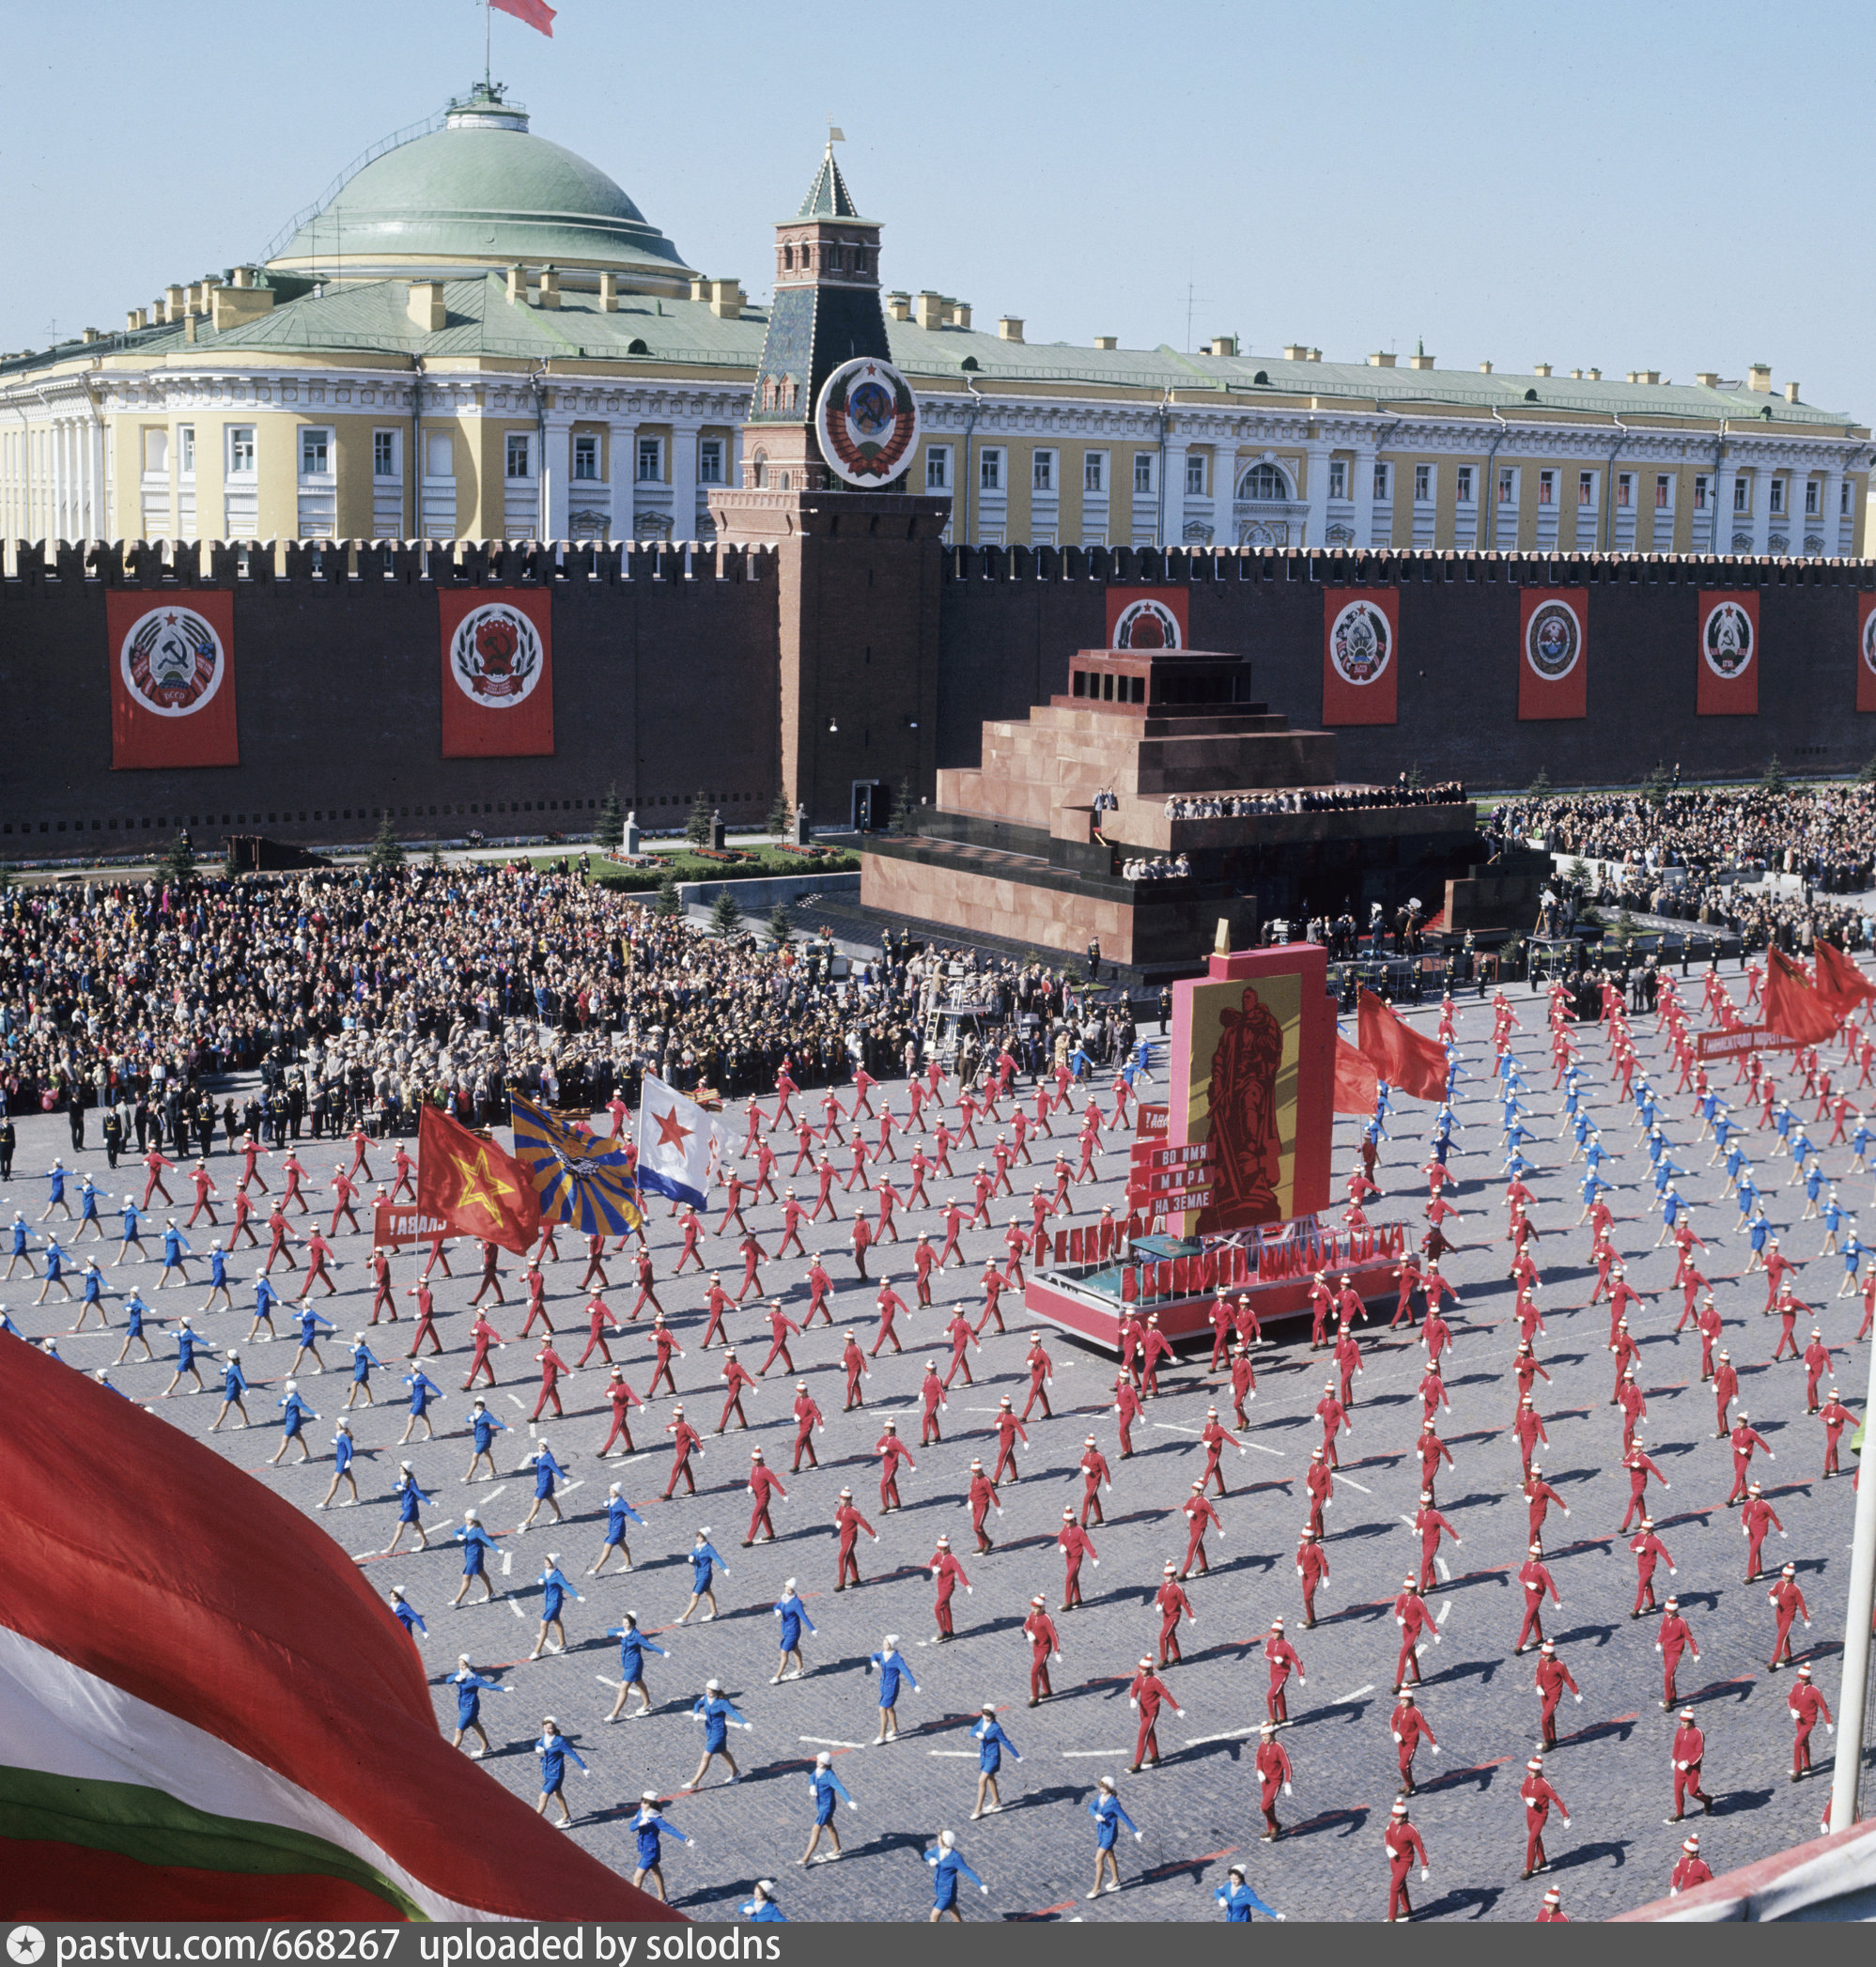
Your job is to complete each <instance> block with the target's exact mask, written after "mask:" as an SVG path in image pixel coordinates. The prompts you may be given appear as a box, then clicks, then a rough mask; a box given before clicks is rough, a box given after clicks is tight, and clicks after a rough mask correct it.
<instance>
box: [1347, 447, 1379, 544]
mask: <svg viewBox="0 0 1876 1967" xmlns="http://www.w3.org/2000/svg"><path fill="white" fill-rule="evenodd" d="M1348 498H1349V503H1350V504H1352V505H1353V506H1354V507H1355V544H1356V545H1357V547H1360V546H1372V545H1373V540H1372V537H1370V536H1369V535H1370V534H1372V514H1373V511H1374V453H1373V452H1372V450H1369V449H1368V448H1367V447H1366V446H1364V445H1360V444H1357V446H1356V451H1355V456H1354V457H1352V458H1351V459H1350V460H1349V466H1348Z"/></svg>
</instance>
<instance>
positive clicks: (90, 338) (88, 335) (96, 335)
mask: <svg viewBox="0 0 1876 1967" xmlns="http://www.w3.org/2000/svg"><path fill="white" fill-rule="evenodd" d="M103 338H104V335H103V331H102V330H101V329H99V328H87V329H86V330H85V340H86V341H87V342H96V341H102V340H103Z"/></svg>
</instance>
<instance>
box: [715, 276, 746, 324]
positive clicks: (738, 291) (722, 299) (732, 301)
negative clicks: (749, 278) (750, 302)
mask: <svg viewBox="0 0 1876 1967" xmlns="http://www.w3.org/2000/svg"><path fill="white" fill-rule="evenodd" d="M743 300H744V295H743V290H742V282H741V281H740V280H713V281H711V282H710V312H711V313H712V314H713V315H715V316H716V318H718V319H719V320H720V321H734V320H736V318H737V317H738V316H740V315H741V313H742V303H743Z"/></svg>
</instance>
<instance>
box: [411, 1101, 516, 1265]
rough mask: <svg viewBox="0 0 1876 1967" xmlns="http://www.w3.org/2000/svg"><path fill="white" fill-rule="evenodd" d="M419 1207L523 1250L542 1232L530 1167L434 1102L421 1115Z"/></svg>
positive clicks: (454, 1230) (455, 1226) (458, 1231)
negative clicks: (441, 1111) (459, 1121)
mask: <svg viewBox="0 0 1876 1967" xmlns="http://www.w3.org/2000/svg"><path fill="white" fill-rule="evenodd" d="M417 1213H418V1214H419V1215H420V1216H434V1217H436V1218H438V1219H439V1220H441V1221H442V1222H445V1223H447V1224H448V1225H449V1229H450V1232H451V1234H452V1235H457V1236H479V1237H483V1238H485V1239H486V1240H487V1241H488V1242H489V1243H499V1244H500V1245H501V1246H502V1247H503V1248H504V1249H508V1250H513V1251H515V1252H516V1253H517V1255H519V1254H520V1253H521V1252H523V1251H525V1250H526V1249H527V1248H528V1247H529V1246H530V1245H531V1244H532V1243H533V1242H534V1240H535V1237H536V1236H537V1235H539V1233H540V1227H541V1209H540V1202H539V1200H537V1199H536V1197H535V1185H534V1181H533V1178H532V1177H531V1176H530V1174H529V1171H528V1170H527V1169H525V1168H524V1167H522V1165H521V1164H520V1163H519V1161H517V1160H516V1159H515V1158H514V1156H513V1155H512V1154H506V1153H504V1151H503V1150H502V1149H501V1148H498V1147H497V1146H496V1145H495V1143H494V1142H493V1141H491V1140H484V1139H483V1138H482V1137H481V1136H480V1135H479V1134H472V1133H471V1132H470V1131H469V1129H468V1128H467V1127H465V1126H463V1125H461V1124H460V1123H458V1122H457V1121H453V1120H451V1119H450V1118H449V1116H448V1115H447V1114H444V1113H439V1112H438V1111H437V1109H436V1108H435V1107H422V1108H421V1109H419V1112H418V1115H417Z"/></svg>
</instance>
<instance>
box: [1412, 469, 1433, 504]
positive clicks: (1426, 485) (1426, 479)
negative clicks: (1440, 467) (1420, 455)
mask: <svg viewBox="0 0 1876 1967" xmlns="http://www.w3.org/2000/svg"><path fill="white" fill-rule="evenodd" d="M1432 497H1433V466H1432V465H1430V464H1417V465H1416V466H1415V467H1414V503H1415V504H1416V505H1424V504H1425V503H1426V502H1427V501H1428V500H1429V499H1431V498H1432Z"/></svg>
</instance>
